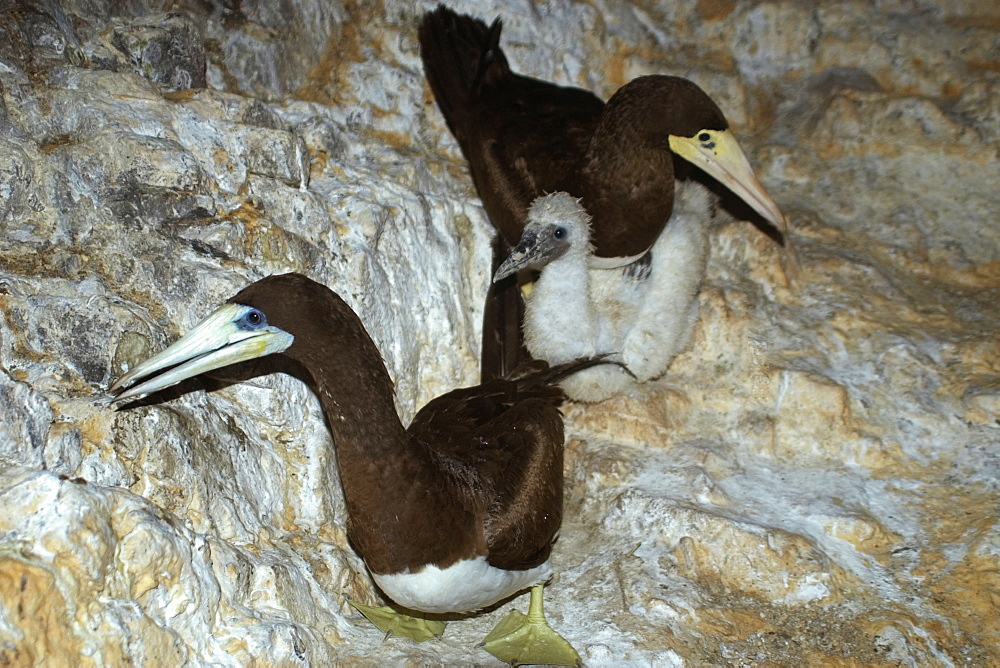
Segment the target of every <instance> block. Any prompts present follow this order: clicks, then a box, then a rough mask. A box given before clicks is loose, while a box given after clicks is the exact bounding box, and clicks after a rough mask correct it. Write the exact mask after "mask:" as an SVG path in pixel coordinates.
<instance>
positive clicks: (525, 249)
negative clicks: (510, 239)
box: [493, 230, 540, 283]
mask: <svg viewBox="0 0 1000 668" xmlns="http://www.w3.org/2000/svg"><path fill="white" fill-rule="evenodd" d="M539 253H540V248H539V244H538V232H536V231H535V230H525V231H524V232H523V233H522V234H521V240H520V241H519V242H518V243H517V246H515V247H514V250H512V251H511V252H510V255H508V256H507V259H506V260H504V261H503V263H502V264H501V265H500V266H499V267H497V271H496V273H495V274H493V282H494V283H496V282H498V281H502V280H503V279H505V278H507V277H508V276H511V275H513V274H516V273H517V272H519V271H521V270H522V269H528V268H530V267H533V266H535V265H536V263H537V260H538V257H539Z"/></svg>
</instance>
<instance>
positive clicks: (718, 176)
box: [419, 6, 787, 378]
mask: <svg viewBox="0 0 1000 668" xmlns="http://www.w3.org/2000/svg"><path fill="white" fill-rule="evenodd" d="M500 29H501V24H500V20H499V19H497V20H495V21H494V22H493V24H492V25H490V26H487V25H486V24H485V23H483V22H482V21H480V20H478V19H474V18H472V17H469V16H463V15H459V14H456V13H455V12H453V11H451V10H450V9H447V8H446V7H443V6H439V7H438V8H437V9H435V10H434V11H431V12H428V13H427V14H425V15H424V18H423V21H422V23H421V25H420V30H419V38H420V47H421V51H420V53H421V57H422V59H423V63H424V72H425V74H426V76H427V80H428V82H429V84H430V87H431V90H432V91H433V93H434V98H435V100H436V101H437V104H438V107H439V108H440V109H441V112H442V113H443V114H444V117H445V121H446V122H447V124H448V127H449V129H450V130H451V132H452V134H454V136H455V138H456V139H457V140H458V143H459V146H460V147H461V149H462V153H463V154H464V155H465V157H466V160H467V161H468V163H469V171H470V172H471V174H472V180H473V182H474V183H475V186H476V189H477V191H478V192H479V196H480V197H481V199H482V201H483V206H484V207H485V209H486V212H487V214H488V215H489V218H490V220H491V221H492V223H493V225H494V226H495V227H496V229H497V230H498V231H499V232H500V234H501V236H502V237H503V240H504V241H505V242H506V244H507V246H508V248H507V249H506V250H508V251H509V248H510V247H513V246H514V245H516V244H517V243H518V240H519V239H520V238H521V234H522V232H523V230H524V223H525V220H526V217H527V212H528V208H529V206H530V205H531V203H532V202H533V201H534V200H535V199H536V198H538V197H541V196H543V195H546V194H549V193H553V192H558V191H562V192H566V193H569V194H570V195H572V196H574V197H577V198H580V200H581V202H582V204H583V207H584V209H585V210H586V213H587V215H588V216H589V218H590V235H589V240H590V244H591V246H592V247H593V251H592V253H591V255H590V256H589V260H588V266H590V267H591V268H594V269H598V268H600V269H606V268H617V267H622V266H624V265H628V264H630V263H632V262H634V261H635V260H637V259H638V258H641V257H643V256H644V254H646V253H647V251H649V249H650V248H651V247H652V246H653V244H654V243H655V242H656V240H657V239H658V238H659V237H660V234H661V233H662V232H663V229H664V227H665V226H666V225H667V224H668V221H669V220H670V218H671V214H672V212H673V207H674V199H675V188H676V185H675V180H676V179H675V177H677V176H680V175H681V174H680V173H678V169H679V170H680V171H681V172H683V171H690V165H695V166H697V167H698V168H700V169H701V170H703V171H704V172H705V173H707V174H708V175H709V176H710V177H712V178H713V179H715V180H717V181H718V182H719V183H721V184H722V185H724V186H725V187H726V188H728V189H729V190H730V191H732V192H733V193H735V194H736V195H737V196H739V197H740V198H741V199H742V200H743V201H745V202H746V203H747V204H748V205H750V206H751V207H752V208H753V209H754V210H755V211H756V212H757V213H758V214H760V215H761V216H762V217H763V218H764V219H766V220H767V221H769V222H771V223H772V224H774V225H775V226H777V227H778V228H779V229H780V230H781V231H784V229H785V218H784V216H783V215H782V213H781V211H780V210H779V208H778V206H777V205H776V204H775V203H774V201H773V200H772V199H771V197H770V196H769V195H768V194H767V192H766V191H765V190H764V187H763V186H762V185H761V183H760V181H759V180H758V179H757V177H756V176H755V174H754V172H753V169H752V168H751V167H750V163H749V161H748V160H747V158H746V156H745V155H744V153H743V151H742V149H741V148H740V145H739V143H738V142H737V141H736V138H735V137H734V135H733V133H732V132H731V131H730V129H729V124H728V123H727V121H726V118H725V116H724V115H723V113H722V111H721V110H720V109H719V107H718V105H717V104H716V103H715V102H714V101H712V99H711V98H710V97H709V96H708V95H707V94H705V92H704V91H702V90H701V88H699V87H698V86H697V85H696V84H694V83H693V82H691V81H689V80H687V79H683V78H680V77H675V76H660V75H653V76H644V77H639V78H637V79H634V80H632V81H630V82H629V83H627V84H625V85H624V86H622V87H621V88H620V89H619V90H618V91H617V92H616V93H615V94H614V95H612V96H611V98H610V99H609V100H608V101H607V103H606V104H605V103H604V102H602V101H601V100H600V99H599V98H597V97H596V96H595V95H594V94H592V93H590V92H588V91H585V90H582V89H579V88H573V87H563V86H557V85H555V84H552V83H548V82H545V81H541V80H538V79H533V78H530V77H525V76H521V75H519V74H516V73H514V72H512V71H511V69H510V66H509V65H508V63H507V58H506V57H505V55H504V53H503V51H502V50H501V49H500ZM678 157H679V158H680V159H681V160H678V159H677V158H678ZM786 239H787V237H786ZM504 250H505V249H502V248H501V249H497V248H495V249H494V265H493V270H494V271H496V269H497V268H498V266H499V264H500V262H501V261H502V260H503V258H504V257H505V255H506V253H505V252H504ZM517 292H518V291H517V290H516V281H515V278H514V277H513V276H511V277H509V278H507V279H506V280H504V281H501V282H499V283H497V284H495V285H494V287H493V290H492V293H491V295H489V296H488V298H487V306H486V312H485V314H484V323H483V377H484V378H489V377H494V376H498V375H502V374H503V373H504V372H505V370H507V369H509V368H510V367H511V366H512V365H515V364H517V363H518V361H519V360H520V359H521V358H522V356H521V355H519V354H518V352H517V351H519V350H520V346H519V345H511V344H510V342H509V341H504V339H505V335H504V332H510V331H512V328H511V327H510V326H509V323H508V322H506V321H507V320H509V319H510V318H513V317H517V318H520V317H521V312H520V311H519V310H518V309H519V308H520V307H519V306H518V304H519V303H520V302H519V298H520V297H519V295H518V294H517ZM512 300H518V301H512ZM514 331H516V328H514ZM498 345H499V347H500V348H501V350H500V351H497V350H495V348H496V347H497V346H498ZM487 367H489V368H487Z"/></svg>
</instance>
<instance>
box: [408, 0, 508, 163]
mask: <svg viewBox="0 0 1000 668" xmlns="http://www.w3.org/2000/svg"><path fill="white" fill-rule="evenodd" d="M501 27H502V25H501V23H500V19H497V20H495V21H494V22H493V24H492V25H490V26H489V27H487V25H486V24H485V23H483V22H482V21H480V20H479V19H474V18H472V17H471V16H465V15H460V14H456V13H455V12H453V11H452V10H450V9H448V8H447V7H445V6H443V5H438V7H437V9H435V10H434V11H432V12H427V13H426V14H424V19H423V21H421V22H420V28H419V31H418V36H419V39H420V57H421V59H422V60H423V62H424V75H425V76H426V77H427V82H428V83H429V84H430V87H431V91H432V92H433V93H434V99H435V100H436V101H437V104H438V107H439V108H440V109H441V113H442V114H443V115H444V118H445V121H446V122H447V124H448V129H449V130H451V132H452V134H453V135H455V138H456V139H458V141H459V143H462V141H463V138H464V136H465V133H464V128H465V123H466V122H468V120H467V119H468V115H467V113H466V111H467V110H468V109H469V108H470V106H472V105H473V104H474V102H475V101H476V98H477V96H478V95H479V93H480V91H481V90H482V87H483V86H484V85H488V84H490V83H492V82H495V81H497V80H498V79H500V78H503V77H505V76H508V75H509V74H510V67H509V66H508V65H507V59H506V57H505V56H504V54H503V51H501V50H500V30H501Z"/></svg>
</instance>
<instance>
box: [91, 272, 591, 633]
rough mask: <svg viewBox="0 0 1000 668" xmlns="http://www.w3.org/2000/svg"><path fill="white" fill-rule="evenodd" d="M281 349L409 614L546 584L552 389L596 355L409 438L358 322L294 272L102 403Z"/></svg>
mask: <svg viewBox="0 0 1000 668" xmlns="http://www.w3.org/2000/svg"><path fill="white" fill-rule="evenodd" d="M272 354H278V355H284V356H286V357H288V358H291V359H292V360H294V361H296V362H297V363H298V365H300V366H301V367H304V368H305V369H306V370H308V372H309V375H310V376H311V378H312V381H313V384H314V389H315V391H316V392H317V394H318V396H319V398H320V401H321V402H322V404H323V409H324V412H325V414H326V417H327V423H328V425H329V427H330V431H331V433H332V435H333V439H334V444H335V447H336V454H337V463H338V466H339V469H340V479H341V483H342V485H343V489H344V497H345V501H346V505H347V511H348V518H347V527H348V537H349V539H350V540H351V543H352V545H353V546H354V548H355V549H356V550H357V552H358V553H359V554H360V555H361V557H362V558H363V559H364V560H365V563H366V565H367V566H368V568H369V570H370V572H371V574H372V576H373V578H374V579H375V581H376V583H378V585H379V586H380V587H381V589H382V590H383V591H384V592H385V593H386V594H387V595H388V596H389V597H390V598H391V599H393V600H394V601H395V602H396V603H398V604H399V605H401V606H404V607H406V608H409V609H412V610H419V611H426V612H437V613H441V612H462V611H472V610H478V609H480V608H483V607H485V606H488V605H491V604H492V603H494V602H496V601H498V600H500V599H503V598H505V597H507V596H510V595H512V594H514V593H516V592H518V591H520V590H522V589H525V588H527V587H532V586H534V585H537V584H539V583H541V582H544V581H545V580H547V579H548V578H549V576H550V575H551V568H550V566H549V563H548V558H549V553H550V551H551V548H552V542H553V541H554V539H555V536H556V533H557V531H558V529H559V525H560V523H561V520H562V488H563V468H562V453H563V427H562V418H561V416H560V414H559V410H558V405H559V403H560V402H561V401H562V399H563V394H562V392H561V390H560V389H559V388H558V386H557V385H556V383H557V382H558V381H559V380H560V379H562V378H563V377H565V376H566V375H567V374H569V373H572V372H574V371H575V370H577V369H582V368H586V367H588V366H590V365H592V364H595V363H597V361H596V360H586V361H579V362H573V363H572V364H568V365H562V366H560V367H553V368H551V369H550V368H548V367H547V366H546V365H544V364H543V363H537V364H536V366H535V367H534V368H533V369H522V371H521V373H520V374H519V375H518V376H517V377H516V378H514V379H511V380H506V379H503V380H496V381H493V382H491V383H487V384H484V385H479V386H475V387H469V388H463V389H457V390H454V391H452V392H449V393H447V394H445V395H443V396H440V397H438V398H436V399H434V400H433V401H431V402H430V403H428V404H427V405H426V406H425V407H424V408H423V409H421V411H420V412H418V413H417V415H416V417H415V418H414V419H413V422H412V423H411V425H410V427H409V429H404V428H403V425H402V424H401V423H400V420H399V417H398V416H397V414H396V410H395V407H394V403H393V389H392V381H391V380H390V377H389V374H388V372H387V371H386V368H385V365H384V364H383V362H382V358H381V356H380V354H379V351H378V349H377V348H376V346H375V344H374V343H373V342H372V340H371V338H370V337H369V336H368V333H367V332H366V331H365V328H364V326H363V325H362V323H361V321H360V319H358V317H357V315H355V313H354V312H353V311H352V310H351V309H350V307H349V306H348V305H347V304H346V303H345V302H344V301H343V300H342V299H341V298H340V297H339V296H338V295H337V294H336V293H334V292H333V291H331V290H329V289H328V288H326V287H325V286H323V285H321V284H319V283H316V282H315V281H312V280H310V279H308V278H306V277H304V276H301V275H299V274H285V275H281V276H271V277H269V278H265V279H262V280H260V281H257V282H256V283H253V284H252V285H250V286H249V287H247V288H246V289H244V290H242V291H241V292H240V293H238V294H237V295H235V296H234V297H232V298H231V299H230V300H229V302H228V303H227V304H225V305H224V306H222V307H220V308H219V309H217V310H216V311H215V312H213V313H211V314H210V315H209V316H208V317H206V318H205V319H204V320H202V321H201V322H200V323H199V324H198V325H196V326H195V327H194V328H193V329H192V330H191V331H190V332H189V333H187V334H186V335H185V336H183V337H182V338H181V339H180V340H178V341H177V342H176V343H174V344H173V345H172V346H170V347H168V348H167V349H166V350H164V351H162V352H161V353H159V354H157V355H154V356H153V357H151V358H149V359H148V360H146V361H145V362H142V363H140V364H139V365H137V366H136V367H135V368H134V369H132V370H131V371H129V372H128V373H126V374H125V375H123V376H122V377H121V378H120V379H118V380H117V381H116V382H115V383H114V384H112V386H111V388H110V390H109V392H110V394H112V395H114V398H115V401H118V402H122V401H128V400H133V399H139V398H142V397H144V396H146V395H148V394H150V393H152V392H156V391H158V390H161V389H163V388H165V387H168V386H170V385H174V384H176V383H178V382H180V381H182V380H184V379H185V378H189V377H192V376H195V375H197V374H201V373H204V372H206V371H209V370H211V369H216V368H219V367H222V366H226V365H228V364H232V363H235V362H238V361H243V360H247V359H252V358H256V357H263V356H266V355H272ZM539 596H540V593H539ZM539 605H540V600H539Z"/></svg>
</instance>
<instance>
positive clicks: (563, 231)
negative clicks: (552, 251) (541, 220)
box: [552, 227, 566, 239]
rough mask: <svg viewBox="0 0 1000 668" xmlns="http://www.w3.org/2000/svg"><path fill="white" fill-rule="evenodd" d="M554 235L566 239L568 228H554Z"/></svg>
mask: <svg viewBox="0 0 1000 668" xmlns="http://www.w3.org/2000/svg"><path fill="white" fill-rule="evenodd" d="M552 236H554V237H555V238H556V239H565V238H566V228H565V227H557V228H556V229H554V230H552Z"/></svg>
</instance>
